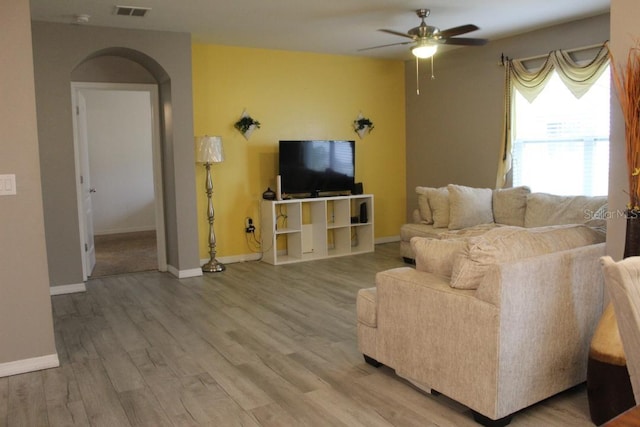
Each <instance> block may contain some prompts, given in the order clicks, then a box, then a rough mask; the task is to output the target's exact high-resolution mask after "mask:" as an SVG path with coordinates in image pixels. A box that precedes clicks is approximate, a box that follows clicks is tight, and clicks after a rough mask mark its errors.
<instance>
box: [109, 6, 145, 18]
mask: <svg viewBox="0 0 640 427" xmlns="http://www.w3.org/2000/svg"><path fill="white" fill-rule="evenodd" d="M150 10H151V8H150V7H137V6H116V9H115V14H116V15H122V16H140V17H143V16H145V15H146V14H147V12H149V11H150Z"/></svg>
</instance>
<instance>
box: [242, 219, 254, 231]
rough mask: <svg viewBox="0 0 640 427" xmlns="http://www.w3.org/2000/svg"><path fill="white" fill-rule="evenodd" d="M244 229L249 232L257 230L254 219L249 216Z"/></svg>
mask: <svg viewBox="0 0 640 427" xmlns="http://www.w3.org/2000/svg"><path fill="white" fill-rule="evenodd" d="M244 231H245V232H247V233H253V232H254V231H256V226H255V225H253V219H251V218H247V219H246V220H245V224H244Z"/></svg>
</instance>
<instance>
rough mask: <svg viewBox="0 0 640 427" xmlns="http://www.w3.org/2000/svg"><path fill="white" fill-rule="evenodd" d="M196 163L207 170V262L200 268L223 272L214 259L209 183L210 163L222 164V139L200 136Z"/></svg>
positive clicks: (214, 249) (214, 246)
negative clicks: (202, 164)
mask: <svg viewBox="0 0 640 427" xmlns="http://www.w3.org/2000/svg"><path fill="white" fill-rule="evenodd" d="M197 149H198V163H204V167H205V168H206V169H207V183H206V186H207V199H208V205H207V216H208V218H209V261H208V262H207V263H206V264H204V265H203V266H202V271H204V272H205V273H218V272H220V271H224V270H225V266H224V264H221V263H220V262H218V260H217V259H216V234H215V232H214V231H213V217H214V215H213V202H212V201H211V195H212V194H213V182H212V181H211V163H222V162H223V161H224V151H223V150H222V138H220V137H219V136H208V135H205V136H201V137H200V138H199V139H198V147H197Z"/></svg>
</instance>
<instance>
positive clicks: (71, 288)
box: [49, 283, 87, 295]
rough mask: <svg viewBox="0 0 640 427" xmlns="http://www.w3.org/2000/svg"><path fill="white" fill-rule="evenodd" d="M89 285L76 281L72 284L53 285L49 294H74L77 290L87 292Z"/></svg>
mask: <svg viewBox="0 0 640 427" xmlns="http://www.w3.org/2000/svg"><path fill="white" fill-rule="evenodd" d="M86 291H87V287H86V285H85V284H84V283H74V284H71V285H60V286H51V287H50V288H49V295H64V294H74V293H76V292H86Z"/></svg>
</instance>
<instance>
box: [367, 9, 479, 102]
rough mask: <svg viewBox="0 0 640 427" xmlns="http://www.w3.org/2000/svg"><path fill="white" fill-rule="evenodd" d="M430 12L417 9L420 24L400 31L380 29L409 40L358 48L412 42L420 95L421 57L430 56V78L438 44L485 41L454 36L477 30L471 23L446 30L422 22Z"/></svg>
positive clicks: (467, 43) (462, 44)
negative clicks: (402, 31)
mask: <svg viewBox="0 0 640 427" xmlns="http://www.w3.org/2000/svg"><path fill="white" fill-rule="evenodd" d="M430 14H431V11H430V10H429V9H418V10H416V15H418V18H420V20H421V22H420V25H418V26H417V27H414V28H412V29H410V30H409V31H407V32H406V33H401V32H399V31H395V30H386V29H380V30H378V31H382V32H384V33H389V34H393V35H395V36H400V37H406V38H408V39H411V41H405V42H399V43H391V44H384V45H380V46H373V47H367V48H364V49H358V50H359V51H363V50H370V49H379V48H381V47H389V46H397V45H403V44H412V43H413V47H411V53H413V55H414V56H415V57H416V92H417V94H418V95H420V80H419V79H418V61H419V59H421V58H431V78H432V79H434V78H435V76H434V75H433V55H434V54H435V53H436V51H437V50H438V45H441V44H449V45H459V46H482V45H484V44H486V43H487V40H486V39H475V38H470V37H456V36H459V35H461V34H466V33H470V32H472V31H476V30H479V28H478V27H477V26H475V25H473V24H467V25H461V26H459V27H453V28H449V29H447V30H442V31H440V29H439V28H437V27H432V26H431V25H427V23H426V22H424V19H425V18H426V17H428V16H429V15H430Z"/></svg>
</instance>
